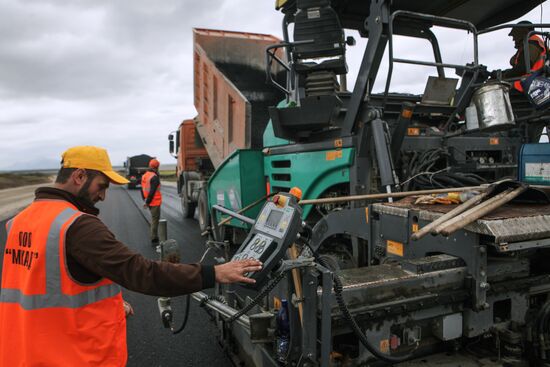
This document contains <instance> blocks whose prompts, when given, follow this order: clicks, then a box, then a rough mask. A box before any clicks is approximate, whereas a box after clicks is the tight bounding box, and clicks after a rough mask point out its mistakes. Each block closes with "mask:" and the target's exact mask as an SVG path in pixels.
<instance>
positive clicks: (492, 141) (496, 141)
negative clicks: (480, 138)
mask: <svg viewBox="0 0 550 367" xmlns="http://www.w3.org/2000/svg"><path fill="white" fill-rule="evenodd" d="M489 144H491V145H499V144H500V140H499V138H489Z"/></svg>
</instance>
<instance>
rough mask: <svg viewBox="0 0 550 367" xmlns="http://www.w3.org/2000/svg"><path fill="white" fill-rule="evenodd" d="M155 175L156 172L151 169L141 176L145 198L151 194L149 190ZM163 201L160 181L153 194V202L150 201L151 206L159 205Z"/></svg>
mask: <svg viewBox="0 0 550 367" xmlns="http://www.w3.org/2000/svg"><path fill="white" fill-rule="evenodd" d="M153 177H155V174H154V173H153V172H151V171H147V172H145V174H144V175H143V176H142V177H141V188H142V190H143V196H144V198H145V200H147V197H148V196H149V191H151V179H152V178H153ZM161 203H162V194H161V192H160V182H159V185H158V187H157V190H156V191H155V194H154V195H153V199H152V200H151V203H149V206H159V205H161Z"/></svg>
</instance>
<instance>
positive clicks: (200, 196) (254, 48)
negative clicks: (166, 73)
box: [169, 28, 283, 230]
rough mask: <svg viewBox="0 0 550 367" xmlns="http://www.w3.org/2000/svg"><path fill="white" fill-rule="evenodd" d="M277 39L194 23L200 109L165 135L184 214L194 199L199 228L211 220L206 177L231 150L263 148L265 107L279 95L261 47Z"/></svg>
mask: <svg viewBox="0 0 550 367" xmlns="http://www.w3.org/2000/svg"><path fill="white" fill-rule="evenodd" d="M278 42H280V40H279V39H278V38H276V37H273V36H270V35H265V34H257V33H245V32H229V31H221V30H212V29H199V28H195V29H193V76H194V78H193V85H194V104H195V108H196V110H197V113H198V115H197V116H196V117H195V118H193V119H187V120H184V121H183V122H182V123H181V124H180V126H179V127H178V130H177V131H176V132H174V133H171V134H170V135H169V141H170V153H171V154H172V155H173V156H174V157H175V158H177V170H176V175H177V178H178V181H177V182H178V184H177V188H178V194H179V196H180V198H181V205H182V211H183V215H184V217H186V218H190V217H193V216H194V213H195V208H196V207H197V205H198V207H199V213H198V217H199V224H200V226H201V228H202V229H203V230H204V229H206V227H207V226H208V225H209V221H210V220H209V208H208V204H207V199H206V192H205V189H206V182H207V181H208V179H209V178H210V176H211V175H212V174H213V172H214V170H215V169H216V168H217V167H218V166H219V165H220V164H221V163H222V162H223V161H224V159H225V158H226V157H227V156H228V155H230V154H231V153H232V152H234V151H235V150H237V149H259V148H261V146H262V144H263V142H262V134H263V131H264V129H265V127H266V124H267V122H268V121H269V113H268V107H269V106H271V105H274V104H276V103H277V102H278V101H279V100H281V99H282V98H283V96H282V93H280V92H279V91H278V90H277V89H276V88H275V87H273V86H271V85H268V84H267V83H266V82H265V49H266V47H268V46H269V45H271V44H273V43H278ZM275 74H279V75H280V72H279V71H275ZM278 77H280V76H278V75H275V76H274V78H278Z"/></svg>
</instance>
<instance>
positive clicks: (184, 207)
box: [181, 193, 197, 218]
mask: <svg viewBox="0 0 550 367" xmlns="http://www.w3.org/2000/svg"><path fill="white" fill-rule="evenodd" d="M196 207H197V203H193V202H191V201H190V200H189V199H188V198H187V195H185V194H183V193H182V194H181V211H182V212H183V217H184V218H193V217H194V216H195V208H196Z"/></svg>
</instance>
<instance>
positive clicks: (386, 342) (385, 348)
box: [380, 339, 390, 354]
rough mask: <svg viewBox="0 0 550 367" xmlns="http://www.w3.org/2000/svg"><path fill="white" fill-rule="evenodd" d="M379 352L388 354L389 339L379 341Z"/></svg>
mask: <svg viewBox="0 0 550 367" xmlns="http://www.w3.org/2000/svg"><path fill="white" fill-rule="evenodd" d="M380 351H381V352H382V353H386V354H388V353H389V352H390V340H389V339H382V340H380Z"/></svg>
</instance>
